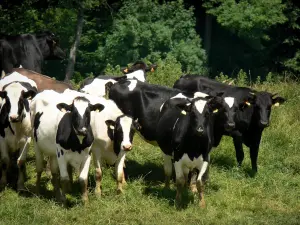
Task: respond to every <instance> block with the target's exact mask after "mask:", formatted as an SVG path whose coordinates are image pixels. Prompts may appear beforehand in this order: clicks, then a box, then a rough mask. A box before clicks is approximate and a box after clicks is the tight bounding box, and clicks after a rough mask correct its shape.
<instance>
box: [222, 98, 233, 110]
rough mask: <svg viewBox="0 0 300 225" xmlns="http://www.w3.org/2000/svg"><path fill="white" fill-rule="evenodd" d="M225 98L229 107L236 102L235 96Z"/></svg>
mask: <svg viewBox="0 0 300 225" xmlns="http://www.w3.org/2000/svg"><path fill="white" fill-rule="evenodd" d="M224 100H225V102H226V103H227V105H228V106H229V108H231V107H232V106H233V103H234V98H233V97H225V98H224Z"/></svg>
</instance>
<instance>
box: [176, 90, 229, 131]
mask: <svg viewBox="0 0 300 225" xmlns="http://www.w3.org/2000/svg"><path fill="white" fill-rule="evenodd" d="M190 101H191V102H190V104H177V106H178V107H179V108H181V109H183V111H182V112H181V113H182V114H184V115H185V114H186V113H189V116H190V132H191V133H192V134H194V135H198V136H203V135H207V134H208V132H210V131H209V128H208V127H209V125H210V123H211V118H212V116H213V115H214V114H216V115H217V114H219V113H222V112H223V113H224V112H225V111H226V108H225V102H224V99H223V98H221V97H219V96H216V97H212V96H207V97H205V98H203V97H197V98H194V99H192V100H190Z"/></svg>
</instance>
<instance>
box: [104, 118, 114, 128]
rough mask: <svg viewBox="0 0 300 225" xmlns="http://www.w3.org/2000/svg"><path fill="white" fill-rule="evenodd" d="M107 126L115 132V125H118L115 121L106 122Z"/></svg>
mask: <svg viewBox="0 0 300 225" xmlns="http://www.w3.org/2000/svg"><path fill="white" fill-rule="evenodd" d="M105 124H106V126H107V127H108V128H109V129H111V130H114V129H115V125H116V122H115V121H113V120H105Z"/></svg>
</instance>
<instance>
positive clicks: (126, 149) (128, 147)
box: [123, 145, 132, 151]
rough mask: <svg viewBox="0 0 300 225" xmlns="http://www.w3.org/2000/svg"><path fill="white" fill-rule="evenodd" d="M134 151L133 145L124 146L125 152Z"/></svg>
mask: <svg viewBox="0 0 300 225" xmlns="http://www.w3.org/2000/svg"><path fill="white" fill-rule="evenodd" d="M131 149H132V145H123V150H124V151H130V150H131Z"/></svg>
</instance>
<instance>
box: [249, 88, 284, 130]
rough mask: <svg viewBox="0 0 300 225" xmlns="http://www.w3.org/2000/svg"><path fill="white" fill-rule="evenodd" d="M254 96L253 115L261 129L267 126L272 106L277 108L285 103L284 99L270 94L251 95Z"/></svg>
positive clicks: (258, 93)
mask: <svg viewBox="0 0 300 225" xmlns="http://www.w3.org/2000/svg"><path fill="white" fill-rule="evenodd" d="M253 95H255V96H256V100H255V113H256V115H257V118H258V121H257V122H258V125H259V126H260V127H262V128H265V127H267V126H269V123H270V115H271V110H272V106H277V105H279V104H282V103H284V102H285V99H284V98H282V97H280V96H277V97H275V96H276V95H277V94H271V93H269V92H264V91H261V92H256V93H253Z"/></svg>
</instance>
